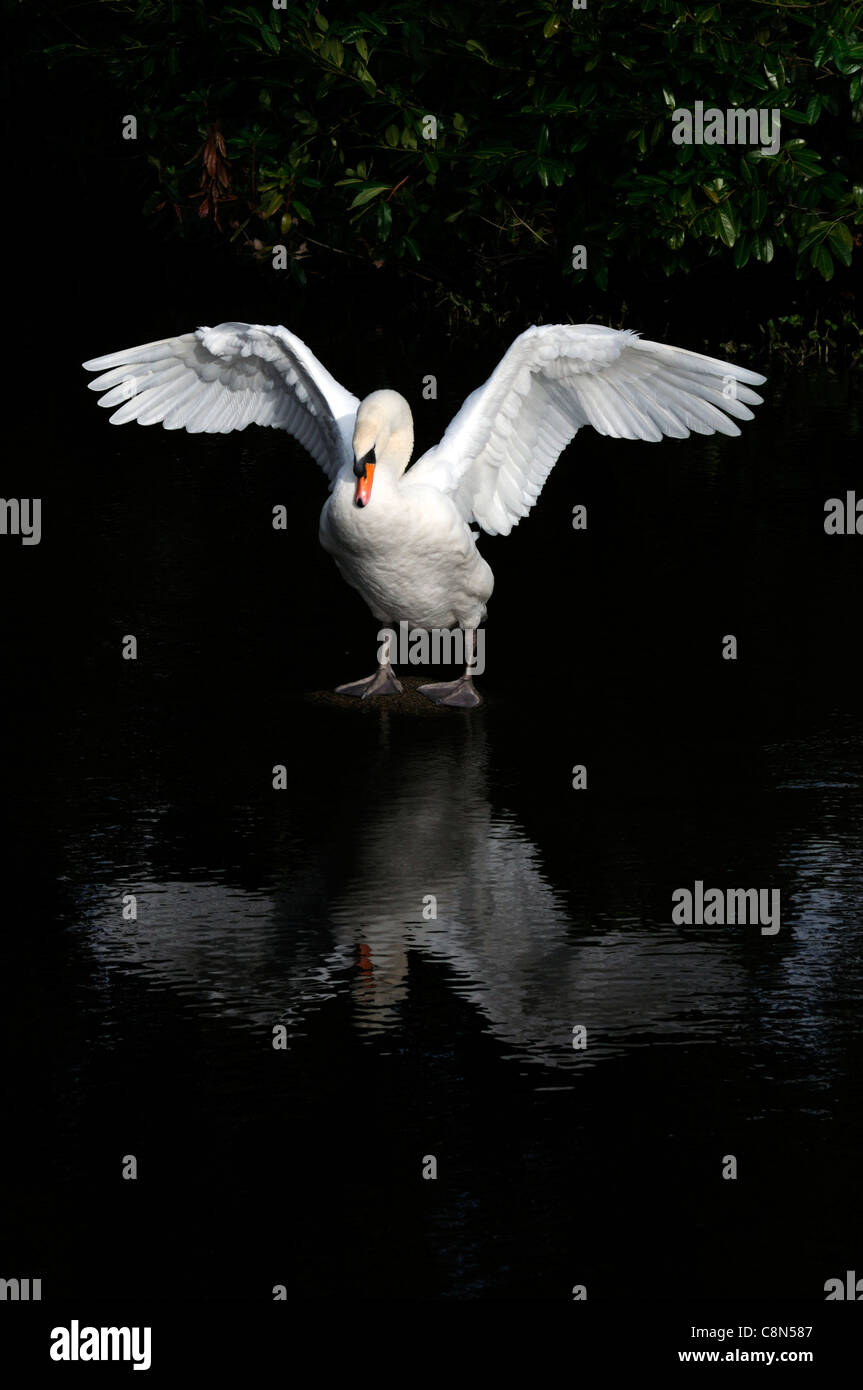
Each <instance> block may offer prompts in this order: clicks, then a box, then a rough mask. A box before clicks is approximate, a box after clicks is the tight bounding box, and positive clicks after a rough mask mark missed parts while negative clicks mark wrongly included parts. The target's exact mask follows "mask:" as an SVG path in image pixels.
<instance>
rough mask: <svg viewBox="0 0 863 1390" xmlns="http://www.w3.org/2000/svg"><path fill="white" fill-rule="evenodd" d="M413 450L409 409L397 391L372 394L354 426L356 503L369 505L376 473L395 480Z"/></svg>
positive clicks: (360, 505) (364, 404) (362, 403)
mask: <svg viewBox="0 0 863 1390" xmlns="http://www.w3.org/2000/svg"><path fill="white" fill-rule="evenodd" d="M413 447H414V422H413V416H412V415H411V410H410V406H409V405H408V403H407V401H406V400H405V398H404V396H400V395H399V393H398V391H373V392H372V394H371V395H370V396H366V398H365V400H364V401H362V402H361V403H360V408H359V410H358V411H357V418H356V423H355V425H354V440H353V448H354V476H355V477H356V480H357V486H356V491H355V493H354V502H355V504H356V506H358V507H366V506H368V502H369V498H370V497H371V494H372V480H373V479H374V475H375V470H376V469H378V470H380V471H381V472H382V473H383V474H385V475H388V476H389V477H391V478H392V479H393V480H394V481H397V480H398V479H399V478H400V477H401V475H402V473H404V471H405V469H406V468H407V466H408V464H409V463H410V461H411V454H412V453H413Z"/></svg>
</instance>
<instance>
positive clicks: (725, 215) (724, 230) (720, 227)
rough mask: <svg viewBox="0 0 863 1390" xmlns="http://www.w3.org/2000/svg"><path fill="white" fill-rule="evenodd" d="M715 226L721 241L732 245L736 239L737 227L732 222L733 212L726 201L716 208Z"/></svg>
mask: <svg viewBox="0 0 863 1390" xmlns="http://www.w3.org/2000/svg"><path fill="white" fill-rule="evenodd" d="M716 227H717V231H718V232H719V239H720V241H723V242H724V243H725V245H726V246H733V245H734V243H735V241H736V240H737V227H736V226H735V223H734V214H733V213H732V211H731V209H730V207H729V206H728V204H727V203H722V204H721V206H720V207H718V208H717V209H716Z"/></svg>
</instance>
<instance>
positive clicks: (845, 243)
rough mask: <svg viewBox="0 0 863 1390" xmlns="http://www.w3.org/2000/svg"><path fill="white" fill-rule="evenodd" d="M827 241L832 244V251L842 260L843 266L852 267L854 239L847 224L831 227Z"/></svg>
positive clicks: (839, 223)
mask: <svg viewBox="0 0 863 1390" xmlns="http://www.w3.org/2000/svg"><path fill="white" fill-rule="evenodd" d="M827 240H828V241H829V242H830V249H831V250H832V252H833V255H834V256H835V257H836V258H837V260H840V261H841V262H842V264H843V265H850V264H851V253H852V251H853V250H854V238H853V237H852V235H851V233H850V232H849V230H848V228H847V227H846V226H845V223H844V222H837V223H836V224H835V226H833V227H831V228H830V233H829V235H828V238H827Z"/></svg>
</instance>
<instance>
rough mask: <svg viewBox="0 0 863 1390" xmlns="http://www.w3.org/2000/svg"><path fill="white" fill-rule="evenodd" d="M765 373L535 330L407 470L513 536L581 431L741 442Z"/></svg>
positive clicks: (562, 328) (638, 341)
mask: <svg viewBox="0 0 863 1390" xmlns="http://www.w3.org/2000/svg"><path fill="white" fill-rule="evenodd" d="M762 381H764V377H763V376H761V374H760V373H759V372H751V371H748V370H747V368H746V367H736V366H734V364H733V363H731V362H720V361H718V360H717V359H716V358H714V357H704V356H702V354H701V353H698V352H688V351H687V350H686V349H685V348H677V347H669V346H666V344H664V343H650V342H647V341H645V340H644V339H642V338H639V337H638V336H637V334H635V333H633V332H632V331H631V330H629V329H616V328H604V327H602V326H601V325H599V324H572V325H570V324H546V325H544V326H543V327H541V328H528V329H527V331H526V332H525V333H522V334H521V335H520V336H519V337H518V338H516V340H515V342H514V343H512V345H511V346H510V348H509V349H508V350H507V352H506V353H505V354H504V356H503V357H502V358H501V360H500V362H499V363H498V365H497V367H496V368H495V370H494V371H493V372H492V374H491V376H490V377H489V379H488V381H487V382H486V383H485V385H484V386H481V387H480V388H479V390H478V391H474V392H473V393H472V395H470V396H468V398H467V400H466V401H465V403H464V405H463V406H462V408H461V410H460V411H459V412H458V414H457V415H456V416H455V417H454V418H453V419H452V420H451V421H450V424H449V426H448V427H447V430H446V433H445V434H444V437H443V439H442V440H441V442H440V444H437V445H436V446H435V447H434V448H433V449H429V451H428V453H426V454H424V455H423V456H422V458H421V459H418V460H417V462H416V463H415V464H414V465H413V467H412V468H411V469H410V471H409V472H408V473H406V474H405V482H406V483H407V484H427V485H430V486H432V487H435V488H437V489H438V490H439V491H441V492H444V493H447V494H448V495H449V496H450V497H451V498H452V499H453V501H454V503H455V505H456V507H457V508H458V510H459V511H460V513H461V515H462V516H463V517H464V519H465V520H466V521H469V522H470V521H475V522H477V523H478V524H479V525H480V526H481V527H482V529H483V530H484V531H488V532H489V534H490V535H492V536H496V535H502V536H506V535H508V534H509V532H510V531H511V530H512V528H513V526H516V525H517V524H518V522H519V520H520V519H521V517H524V516H527V514H528V512H529V511H530V509H531V507H532V506H533V504H534V502H535V501H536V499H537V497H538V496H539V494H540V491H541V489H542V486H543V484H544V482H545V480H546V478H547V477H548V475H549V473H550V472H551V470H552V468H553V467H554V464H555V462H556V460H557V459H558V458H559V457H560V455H561V453H562V452H563V450H564V449H565V448H566V446H567V444H569V442H570V440H571V439H572V438H573V436H574V435H575V434H576V433H577V431H578V430H580V429H581V428H582V426H584V425H592V426H593V428H594V429H595V430H597V431H598V432H599V433H600V434H606V435H610V436H611V437H612V438H613V439H645V440H653V441H657V440H660V439H662V438H663V436H671V437H672V438H675V439H686V438H687V436H688V435H689V434H690V432H695V433H697V434H714V433H715V432H716V431H719V432H720V433H721V434H731V435H734V434H739V433H740V430H739V429H738V427H737V425H735V423H734V419H732V418H730V417H732V416H733V417H735V418H736V419H738V420H751V419H752V411H751V410H750V409H749V407H750V406H751V405H758V404H759V403H760V401H761V397H760V396H759V395H757V394H756V392H755V391H753V390H751V389H750V387H751V386H758V385H759V384H760V383H761V382H762Z"/></svg>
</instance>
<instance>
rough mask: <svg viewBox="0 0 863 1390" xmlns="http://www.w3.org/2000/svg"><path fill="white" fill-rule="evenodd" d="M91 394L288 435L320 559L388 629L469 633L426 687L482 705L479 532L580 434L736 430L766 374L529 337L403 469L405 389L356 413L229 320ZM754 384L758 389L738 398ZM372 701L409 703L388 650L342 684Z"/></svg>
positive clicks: (326, 384)
mask: <svg viewBox="0 0 863 1390" xmlns="http://www.w3.org/2000/svg"><path fill="white" fill-rule="evenodd" d="M83 365H84V366H85V367H86V368H87V369H88V370H89V371H96V372H100V373H101V375H100V376H98V377H97V378H96V380H95V381H91V382H89V383H88V384H89V386H90V388H91V390H94V391H104V392H105V393H106V394H105V395H104V396H102V397H101V399H100V401H99V405H101V406H109V407H110V406H119V409H118V410H115V411H114V414H113V415H112V416H111V417H110V419H111V423H112V424H115V425H121V424H125V423H126V421H128V420H137V421H138V423H139V424H142V425H154V424H157V423H158V422H159V421H161V423H162V424H163V425H164V427H165V429H169V430H171V429H181V428H185V429H187V430H189V431H190V432H191V433H193V434H197V433H199V432H202V431H203V432H206V433H208V434H214V433H219V434H225V433H227V432H228V431H230V430H242V429H245V428H246V426H247V425H251V424H258V425H272V426H274V427H275V428H277V429H283V430H287V432H288V433H289V434H291V435H293V436H294V438H295V439H297V440H298V441H299V442H300V444H302V445H303V446H304V448H306V449H307V450H308V452H309V453H310V454H311V455H312V457H313V458H314V459H315V461H316V462H317V463H318V464H320V466H321V468H322V469H323V470H324V472H325V473H326V475H327V477H328V479H329V484H330V496H329V498H328V499H327V501H326V502H325V504H324V508H323V511H322V512H321V518H320V531H319V538H320V542H321V545H322V546H323V547H324V549H325V550H327V551H329V553H330V554H331V555H332V556H333V559H334V560H335V562H336V564H337V566H338V568H339V570H340V572H341V574H342V575H343V577H344V578H345V579H346V580H347V582H348V584H350V585H351V586H352V587H353V588H355V589H357V590H358V591H359V593H360V594H361V595H362V597H363V598H364V599H365V601H366V603H367V604H368V606H369V608H370V609H371V611H372V613H373V614H374V616H375V617H376V618H377V619H378V620H379V621H380V622H382V623H384V624H386V625H387V626H388V627H393V626H394V625H395V624H398V623H401V622H407V623H408V624H409V625H410V626H411V627H416V628H422V629H430V628H439V629H443V628H455V627H460V628H462V629H464V632H465V646H466V650H467V666H466V669H465V672H464V675H462V676H460V677H459V679H457V680H454V681H447V682H443V683H438V684H432V685H424V686H421V687H420V690H421V691H422V692H423V693H424V694H426V695H428V696H429V697H430V698H431V699H432V700H434V701H435V702H436V703H437V704H442V705H454V706H457V707H461V708H469V707H471V706H474V705H477V704H479V703H480V697H479V695H478V693H477V691H476V689H475V687H474V684H473V680H472V678H471V668H472V666H473V665H474V662H473V651H474V640H475V638H474V635H475V632H476V629H477V628H478V627H479V625H480V623H481V622H482V620H483V618H484V617H485V613H486V603H487V601H488V599H489V596H490V595H491V591H492V588H493V585H494V578H493V576H492V572H491V570H490V568H489V566H488V565H487V564H486V562H485V560H484V559H483V558H482V556H481V555H480V553H479V551H478V550H477V547H476V541H475V536H474V532H473V531H472V530H471V523H474V524H475V525H477V526H478V527H480V528H481V529H482V530H483V531H487V532H488V533H489V534H490V535H504V536H505V535H508V534H509V532H510V531H511V530H512V528H513V526H515V525H517V524H518V522H519V520H520V519H521V518H522V517H524V516H527V514H528V512H529V511H530V509H531V507H532V506H533V504H534V502H535V501H536V499H537V497H538V496H539V494H540V491H541V489H542V486H543V484H544V482H545V480H546V478H547V477H548V475H549V473H550V472H551V469H552V468H553V466H554V464H555V462H556V461H557V459H558V457H559V455H560V454H561V453H562V452H563V450H564V449H565V448H566V446H567V444H569V442H570V440H571V439H572V438H573V436H574V435H575V434H576V433H577V431H578V430H579V429H580V428H581V427H582V425H592V426H593V428H594V429H595V430H598V431H599V433H600V434H606V435H610V436H611V437H612V438H615V439H644V440H651V441H657V440H659V439H661V438H662V437H663V436H664V435H665V436H671V437H672V438H675V439H686V438H687V437H688V436H689V433H690V431H693V430H694V431H695V432H696V433H697V434H713V433H715V432H716V431H717V430H718V431H719V432H720V433H722V434H728V435H737V434H739V433H740V431H739V429H738V428H737V426H736V425H735V424H734V421H733V420H732V419H730V418H729V417H730V416H734V417H736V418H737V419H738V420H751V419H752V411H751V410H749V408H748V407H749V406H750V405H758V404H760V402H761V397H760V396H758V395H756V393H755V392H754V391H752V390H750V389H749V388H750V386H757V385H759V384H760V383H761V382H763V381H764V380H765V378H764V377H763V376H761V375H759V374H758V373H757V372H751V371H748V370H747V369H746V368H743V367H735V366H732V365H731V364H730V363H728V362H720V361H717V360H716V359H715V358H712V357H703V356H702V355H701V354H700V353H697V352H688V351H687V350H686V349H684V348H675V347H667V346H665V345H664V344H662V343H651V342H645V341H644V340H643V339H642V338H640V337H639V336H638V335H637V334H636V333H634V332H633V331H632V330H630V329H614V328H604V327H601V326H599V325H596V324H576V325H563V324H549V325H546V326H543V327H533V328H528V329H527V331H526V332H524V333H522V334H521V335H520V336H519V337H518V338H516V339H515V342H514V343H513V344H512V345H511V347H510V348H509V349H508V350H507V352H506V353H505V354H504V356H503V357H502V358H501V360H500V362H499V363H498V365H497V367H496V368H495V370H494V371H493V372H492V374H491V376H490V377H489V379H488V381H487V382H486V383H485V385H484V386H481V387H479V389H478V390H476V391H474V392H473V393H472V394H471V395H470V396H468V398H467V400H466V401H465V402H464V404H463V406H462V407H461V409H460V410H459V411H458V413H457V414H456V415H455V416H454V418H453V419H452V421H451V422H450V424H449V425H448V427H447V429H446V432H445V434H444V436H443V438H442V440H441V442H440V443H439V444H437V445H435V447H434V448H433V449H429V451H428V452H427V453H425V454H423V456H422V458H420V459H418V460H417V462H416V463H415V464H414V466H413V467H412V468H411V469H410V471H409V472H405V470H406V469H407V467H408V464H409V462H410V458H411V453H412V451H413V420H412V417H411V412H410V407H409V406H408V403H407V401H406V400H405V399H404V397H403V396H400V395H399V394H398V392H396V391H387V390H383V391H373V392H372V394H371V395H370V396H366V398H365V400H363V401H359V400H358V399H357V397H356V396H354V395H352V394H351V392H350V391H346V390H345V388H344V387H343V386H340V385H339V383H338V382H337V381H336V380H335V379H334V378H333V377H332V376H330V373H329V372H328V371H327V370H326V368H325V367H323V366H322V365H321V363H320V362H319V361H318V360H317V358H316V357H315V356H314V355H313V354H312V353H311V352H310V351H309V349H308V348H307V347H306V345H305V343H302V342H301V341H300V339H299V338H296V337H295V336H294V335H293V334H292V333H289V332H288V330H287V329H286V328H282V327H281V326H280V325H275V326H266V325H262V324H252V323H221V324H219V325H218V326H217V327H216V328H199V329H197V331H196V332H194V333H184V334H183V335H182V336H180V337H176V338H162V339H160V340H159V341H158V342H154V343H145V344H144V345H143V346H141V347H136V348H127V349H126V350H125V351H123V352H114V353H109V354H108V355H107V356H106V357H94V358H92V359H91V360H90V361H88V362H85V363H84V364H83ZM743 383H748V384H743ZM337 689H338V690H339V691H340V692H342V693H343V694H348V695H357V696H361V697H362V698H366V697H367V696H369V695H384V694H392V693H394V692H400V691H401V689H402V687H401V684H400V683H399V681H398V680H397V679H396V677H395V674H394V672H393V669H392V665H391V664H390V652H389V647H388V646H387V645H386V644H384V645H383V647H382V648H381V650H380V651H379V665H378V669H377V671H376V672H375V674H374V675H373V676H369V677H368V678H367V679H365V680H359V681H354V682H352V683H350V684H348V685H341V686H338V687H337Z"/></svg>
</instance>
